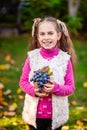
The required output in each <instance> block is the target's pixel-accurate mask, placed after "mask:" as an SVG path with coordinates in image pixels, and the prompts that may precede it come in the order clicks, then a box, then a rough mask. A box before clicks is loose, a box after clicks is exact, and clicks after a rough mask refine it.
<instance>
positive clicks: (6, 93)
mask: <svg viewBox="0 0 87 130" xmlns="http://www.w3.org/2000/svg"><path fill="white" fill-rule="evenodd" d="M10 93H11V90H10V89H8V90H6V91H5V92H3V94H4V95H8V94H10Z"/></svg>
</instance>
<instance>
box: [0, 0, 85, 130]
mask: <svg viewBox="0 0 87 130" xmlns="http://www.w3.org/2000/svg"><path fill="white" fill-rule="evenodd" d="M43 16H53V17H55V18H57V19H60V20H62V21H64V22H65V23H66V24H67V26H68V28H69V32H70V35H71V39H72V41H73V45H74V48H75V51H76V54H77V58H78V59H77V67H76V71H75V86H76V90H75V93H74V95H71V96H69V105H70V118H69V120H68V122H67V123H66V124H65V125H64V126H63V128H62V130H87V0H40V1H38V0H0V130H29V128H28V125H27V124H26V123H25V122H24V121H23V120H22V116H21V114H22V109H23V101H24V92H23V91H22V90H21V89H20V87H19V79H20V75H21V72H22V67H23V64H24V61H25V59H26V56H27V51H28V50H29V40H30V34H31V29H32V24H33V19H34V18H37V17H43Z"/></svg>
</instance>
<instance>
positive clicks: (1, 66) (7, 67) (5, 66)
mask: <svg viewBox="0 0 87 130" xmlns="http://www.w3.org/2000/svg"><path fill="white" fill-rule="evenodd" d="M9 68H10V64H2V65H0V70H8V69H9Z"/></svg>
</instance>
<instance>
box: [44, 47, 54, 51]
mask: <svg viewBox="0 0 87 130" xmlns="http://www.w3.org/2000/svg"><path fill="white" fill-rule="evenodd" d="M44 48H45V49H47V50H50V49H52V48H53V47H44Z"/></svg>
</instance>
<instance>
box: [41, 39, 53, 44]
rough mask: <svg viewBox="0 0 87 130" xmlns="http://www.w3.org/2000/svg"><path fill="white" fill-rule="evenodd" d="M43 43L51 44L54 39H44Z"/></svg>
mask: <svg viewBox="0 0 87 130" xmlns="http://www.w3.org/2000/svg"><path fill="white" fill-rule="evenodd" d="M43 43H44V44H46V45H49V44H51V43H52V40H49V41H43Z"/></svg>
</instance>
